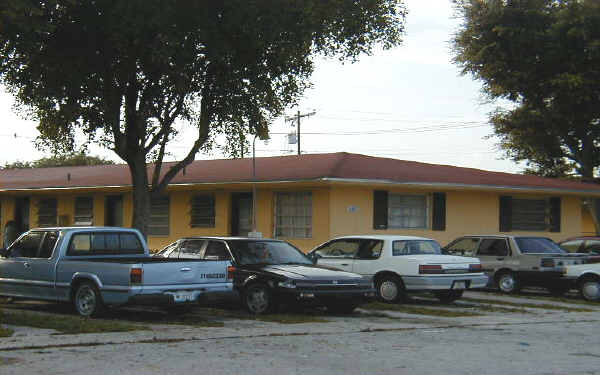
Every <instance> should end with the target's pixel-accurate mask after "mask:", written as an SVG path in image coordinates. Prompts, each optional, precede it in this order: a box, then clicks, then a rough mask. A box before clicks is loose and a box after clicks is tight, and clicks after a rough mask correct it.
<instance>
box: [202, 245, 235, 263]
mask: <svg viewBox="0 0 600 375" xmlns="http://www.w3.org/2000/svg"><path fill="white" fill-rule="evenodd" d="M230 258H231V257H230V256H229V252H228V251H227V247H226V246H225V243H223V242H220V241H210V242H209V243H208V246H207V247H206V251H205V252H204V259H208V260H227V259H230Z"/></svg>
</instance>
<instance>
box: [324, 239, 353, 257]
mask: <svg viewBox="0 0 600 375" xmlns="http://www.w3.org/2000/svg"><path fill="white" fill-rule="evenodd" d="M361 242H362V241H361V240H360V239H358V238H348V239H343V240H335V241H331V242H329V243H326V244H325V245H323V246H321V247H320V248H319V249H317V250H316V251H315V254H316V255H319V256H321V257H324V258H354V255H355V254H357V253H358V250H359V249H360V245H361Z"/></svg>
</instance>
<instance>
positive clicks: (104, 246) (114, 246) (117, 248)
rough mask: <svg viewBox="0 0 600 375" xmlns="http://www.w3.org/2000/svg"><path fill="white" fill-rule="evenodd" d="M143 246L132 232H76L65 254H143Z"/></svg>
mask: <svg viewBox="0 0 600 375" xmlns="http://www.w3.org/2000/svg"><path fill="white" fill-rule="evenodd" d="M144 253H145V251H144V247H143V246H142V244H141V243H140V241H139V239H138V238H137V236H136V235H135V234H133V233H103V232H92V233H76V234H74V235H73V237H72V238H71V243H70V244H69V249H68V250H67V255H74V256H81V255H120V254H144Z"/></svg>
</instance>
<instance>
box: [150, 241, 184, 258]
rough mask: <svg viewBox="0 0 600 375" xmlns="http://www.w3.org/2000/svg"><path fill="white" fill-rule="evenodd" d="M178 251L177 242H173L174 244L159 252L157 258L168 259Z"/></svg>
mask: <svg viewBox="0 0 600 375" xmlns="http://www.w3.org/2000/svg"><path fill="white" fill-rule="evenodd" d="M176 249H177V242H173V243H172V244H170V245H167V247H165V248H164V249H162V250H161V251H159V252H158V253H157V254H156V255H155V256H157V257H163V258H167V257H169V255H170V254H171V253H172V252H173V250H176ZM178 253H179V251H178Z"/></svg>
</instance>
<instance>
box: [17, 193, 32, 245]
mask: <svg viewBox="0 0 600 375" xmlns="http://www.w3.org/2000/svg"><path fill="white" fill-rule="evenodd" d="M15 224H16V226H17V236H20V235H21V233H25V232H27V231H28V230H29V198H27V197H25V198H17V199H16V200H15Z"/></svg>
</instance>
